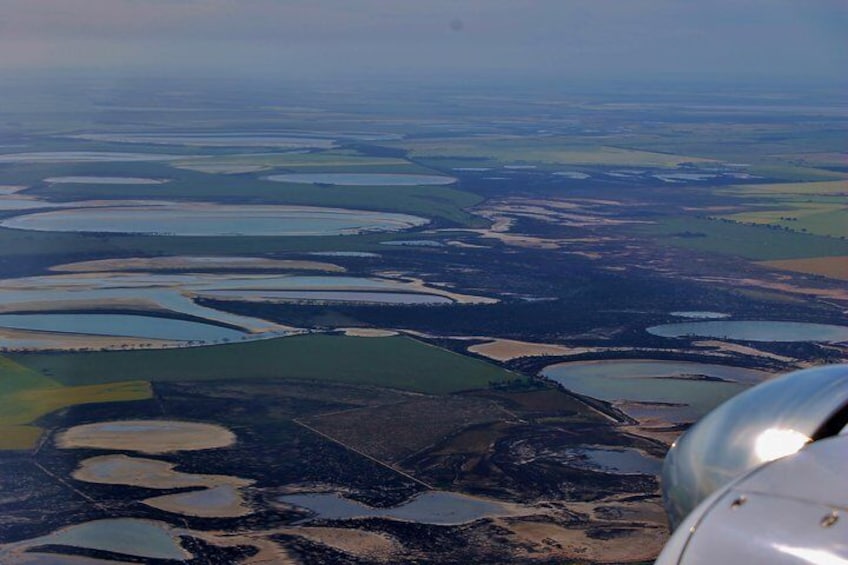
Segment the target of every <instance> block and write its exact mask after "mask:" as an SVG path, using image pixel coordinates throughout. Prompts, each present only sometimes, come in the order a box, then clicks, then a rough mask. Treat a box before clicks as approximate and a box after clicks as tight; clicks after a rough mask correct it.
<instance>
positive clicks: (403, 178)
mask: <svg viewBox="0 0 848 565" xmlns="http://www.w3.org/2000/svg"><path fill="white" fill-rule="evenodd" d="M266 179H267V180H270V181H274V182H291V183H304V184H333V185H339V186H422V185H444V184H453V183H455V182H456V179H455V178H453V177H445V176H441V175H415V174H404V173H291V174H285V175H271V176H269V177H266Z"/></svg>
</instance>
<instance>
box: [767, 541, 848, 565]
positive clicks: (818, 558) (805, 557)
mask: <svg viewBox="0 0 848 565" xmlns="http://www.w3.org/2000/svg"><path fill="white" fill-rule="evenodd" d="M773 547H774V549H775V550H777V551H779V552H780V553H785V554H786V555H791V556H792V557H797V558H798V559H800V560H802V561H803V562H804V563H809V564H810V565H848V559H844V558H842V557H839V556H838V555H834V554H833V553H831V552H829V551H826V550H823V549H810V548H809V547H792V546H788V545H781V544H775V545H774V546H773Z"/></svg>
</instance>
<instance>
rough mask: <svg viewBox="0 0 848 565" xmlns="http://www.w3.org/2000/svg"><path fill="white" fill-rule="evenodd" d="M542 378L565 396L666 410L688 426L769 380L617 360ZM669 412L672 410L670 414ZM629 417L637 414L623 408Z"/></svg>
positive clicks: (703, 366) (711, 368) (558, 368)
mask: <svg viewBox="0 0 848 565" xmlns="http://www.w3.org/2000/svg"><path fill="white" fill-rule="evenodd" d="M542 375H543V376H545V377H547V378H549V379H551V380H552V381H555V382H557V383H559V384H561V385H562V386H564V387H565V388H567V389H568V390H571V391H573V392H576V393H577V394H582V395H585V396H591V397H592V398H597V399H599V400H604V401H606V402H613V403H648V404H651V403H653V404H663V405H667V406H668V408H670V410H667V412H668V414H667V415H668V416H669V417H671V418H673V419H675V420H679V421H691V420H693V419H696V418H699V417H700V416H703V415H704V414H706V413H707V412H709V411H710V410H712V409H713V408H714V407H715V406H717V405H719V404H720V403H722V402H724V401H725V400H727V399H728V398H730V397H731V396H733V395H735V394H738V393H740V392H742V391H743V390H745V389H746V388H747V387H749V386H751V385H753V384H755V383H758V382H761V381H763V380H765V379H766V378H768V374H766V373H763V372H760V371H753V370H750V369H740V368H737V367H729V366H725V365H712V364H707V363H688V362H678V361H652V360H620V361H587V362H571V363H557V364H555V365H549V366H548V367H545V368H544V369H543V370H542ZM672 409H673V410H672ZM624 410H625V412H627V413H628V414H631V415H633V416H635V415H636V413H635V412H636V411H634V410H631V409H628V408H624Z"/></svg>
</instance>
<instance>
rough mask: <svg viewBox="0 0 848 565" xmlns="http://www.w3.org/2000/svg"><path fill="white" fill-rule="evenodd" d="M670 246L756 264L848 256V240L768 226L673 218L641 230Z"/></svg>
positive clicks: (640, 230)
mask: <svg viewBox="0 0 848 565" xmlns="http://www.w3.org/2000/svg"><path fill="white" fill-rule="evenodd" d="M637 229H638V231H639V232H641V233H643V234H646V235H653V236H655V237H657V239H658V240H659V241H661V242H663V243H665V244H667V245H673V246H675V247H685V248H689V249H694V250H697V251H707V252H711V253H719V254H722V255H736V256H739V257H744V258H746V259H753V260H755V261H773V260H779V259H803V258H809V257H828V256H844V255H848V241H845V240H842V239H835V238H831V237H821V236H816V235H809V234H803V233H795V232H787V231H783V230H781V229H776V228H769V227H767V226H749V225H745V224H737V223H734V222H730V221H720V220H708V219H703V218H669V219H662V220H660V221H659V222H658V223H656V224H654V225H651V226H646V227H641V228H637Z"/></svg>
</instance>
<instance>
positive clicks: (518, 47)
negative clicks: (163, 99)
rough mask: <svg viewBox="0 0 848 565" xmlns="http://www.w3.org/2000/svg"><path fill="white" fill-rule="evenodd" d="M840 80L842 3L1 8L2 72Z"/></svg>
mask: <svg viewBox="0 0 848 565" xmlns="http://www.w3.org/2000/svg"><path fill="white" fill-rule="evenodd" d="M113 66H120V67H123V68H138V67H152V68H159V69H163V70H172V69H176V68H187V69H199V70H202V71H209V70H214V71H227V70H232V71H239V72H244V71H247V72H266V73H274V74H278V75H280V76H287V75H290V76H297V75H300V74H314V75H323V74H326V75H332V74H333V73H346V74H347V73H369V74H384V73H385V74H391V73H395V72H410V71H411V72H413V73H415V72H418V73H427V74H435V73H439V72H445V73H449V72H456V71H460V72H479V73H483V74H485V73H491V72H493V71H499V70H502V71H509V72H526V73H548V74H552V75H557V76H568V75H574V76H589V77H592V76H600V77H605V76H610V75H619V76H633V75H641V76H644V77H648V78H649V77H651V76H654V75H657V74H662V75H675V74H678V73H686V74H693V75H703V76H705V77H709V76H713V75H718V74H720V75H730V76H734V75H746V74H752V75H756V76H772V77H777V78H797V79H804V78H806V77H813V78H820V77H828V76H831V77H835V76H844V75H845V70H846V69H848V2H846V1H845V0H0V69H4V70H8V69H43V68H68V69H71V68H78V67H96V68H103V67H113Z"/></svg>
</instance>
